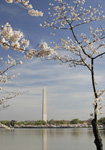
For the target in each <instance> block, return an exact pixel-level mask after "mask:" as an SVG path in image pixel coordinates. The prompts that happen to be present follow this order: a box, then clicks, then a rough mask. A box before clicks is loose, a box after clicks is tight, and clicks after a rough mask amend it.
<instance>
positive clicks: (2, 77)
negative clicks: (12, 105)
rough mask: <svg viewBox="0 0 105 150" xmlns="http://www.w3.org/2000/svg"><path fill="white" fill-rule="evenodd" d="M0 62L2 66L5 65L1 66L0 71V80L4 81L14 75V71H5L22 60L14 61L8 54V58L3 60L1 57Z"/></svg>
mask: <svg viewBox="0 0 105 150" xmlns="http://www.w3.org/2000/svg"><path fill="white" fill-rule="evenodd" d="M0 63H2V64H3V66H5V67H3V68H1V69H2V70H1V71H0V82H1V83H6V82H7V81H8V80H10V79H12V78H14V77H15V76H16V75H15V74H14V73H12V74H10V73H9V74H8V73H7V71H8V70H9V69H10V68H12V67H14V66H16V65H18V64H22V61H19V62H16V60H15V59H13V58H12V57H11V56H10V55H8V59H7V60H5V61H4V60H3V58H0Z"/></svg>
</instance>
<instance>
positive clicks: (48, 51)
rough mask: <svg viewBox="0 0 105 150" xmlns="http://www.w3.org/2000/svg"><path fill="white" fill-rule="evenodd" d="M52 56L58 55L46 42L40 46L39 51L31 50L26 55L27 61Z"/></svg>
mask: <svg viewBox="0 0 105 150" xmlns="http://www.w3.org/2000/svg"><path fill="white" fill-rule="evenodd" d="M51 55H57V53H56V51H55V50H54V49H52V48H51V47H49V46H48V44H47V43H46V42H43V43H41V44H40V45H39V50H35V49H33V50H29V52H28V53H27V55H26V58H27V59H32V58H33V56H35V57H40V58H45V57H47V56H48V57H50V56H51Z"/></svg>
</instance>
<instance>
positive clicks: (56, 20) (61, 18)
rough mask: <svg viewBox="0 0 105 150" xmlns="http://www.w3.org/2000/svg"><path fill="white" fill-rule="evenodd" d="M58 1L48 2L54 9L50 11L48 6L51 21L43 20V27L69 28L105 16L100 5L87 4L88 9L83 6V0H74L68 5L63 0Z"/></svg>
mask: <svg viewBox="0 0 105 150" xmlns="http://www.w3.org/2000/svg"><path fill="white" fill-rule="evenodd" d="M55 1H58V4H56V3H55V4H53V3H49V5H50V7H51V8H52V10H53V11H54V13H52V11H51V9H50V8H49V12H48V14H49V15H50V17H51V18H52V21H51V22H49V21H48V22H47V21H46V22H45V24H44V26H43V27H53V28H54V29H58V28H59V29H63V28H64V29H65V28H67V29H70V28H71V27H72V28H75V27H77V26H79V25H83V24H87V23H89V22H92V21H99V20H100V19H101V18H105V16H104V15H103V11H101V10H100V9H101V6H100V5H98V6H97V7H98V8H92V6H89V8H88V9H86V8H85V7H84V4H85V0H76V1H74V2H73V3H74V5H73V6H72V5H69V4H68V3H65V2H63V1H59V0H55Z"/></svg>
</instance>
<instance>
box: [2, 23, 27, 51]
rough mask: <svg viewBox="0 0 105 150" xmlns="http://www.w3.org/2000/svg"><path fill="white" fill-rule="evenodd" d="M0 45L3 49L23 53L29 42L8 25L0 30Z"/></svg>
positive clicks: (19, 32)
mask: <svg viewBox="0 0 105 150" xmlns="http://www.w3.org/2000/svg"><path fill="white" fill-rule="evenodd" d="M0 45H1V46H2V47H3V48H4V49H8V48H10V47H11V48H12V49H13V50H17V51H24V50H25V49H26V48H27V47H28V46H29V41H28V40H26V39H24V35H23V33H22V32H21V31H15V30H13V28H12V27H11V25H10V24H9V23H6V24H5V25H4V26H2V27H1V29H0Z"/></svg>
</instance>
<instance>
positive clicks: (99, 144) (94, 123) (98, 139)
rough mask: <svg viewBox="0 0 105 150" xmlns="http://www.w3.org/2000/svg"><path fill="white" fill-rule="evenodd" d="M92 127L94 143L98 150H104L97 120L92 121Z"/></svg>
mask: <svg viewBox="0 0 105 150" xmlns="http://www.w3.org/2000/svg"><path fill="white" fill-rule="evenodd" d="M91 123H92V126H93V133H94V137H95V140H94V143H95V145H96V148H97V150H103V144H102V139H101V137H100V133H99V129H98V126H97V120H95V119H93V120H92V122H91Z"/></svg>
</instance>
